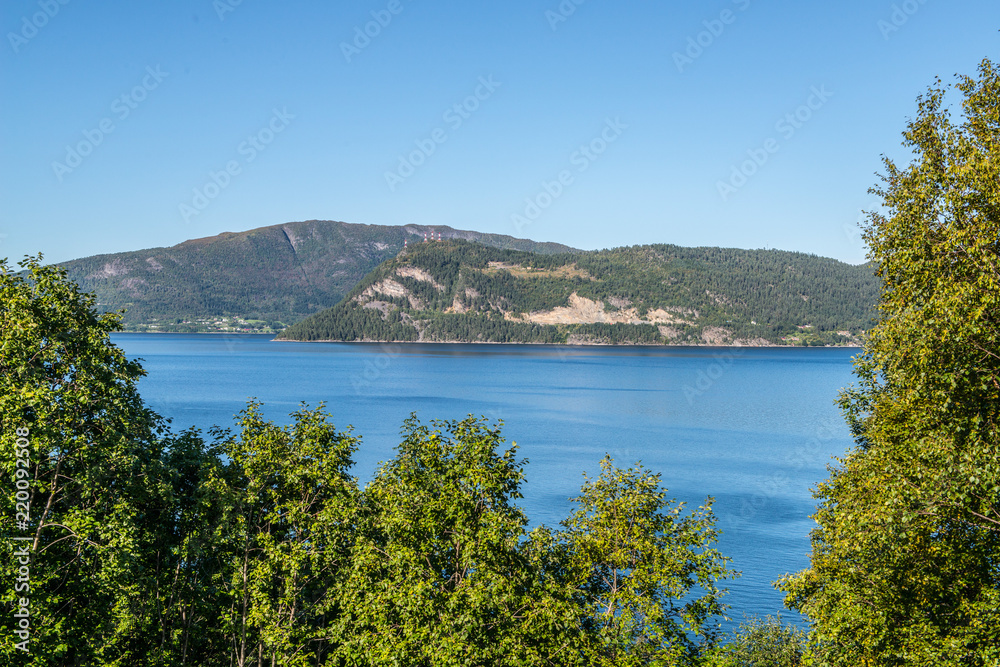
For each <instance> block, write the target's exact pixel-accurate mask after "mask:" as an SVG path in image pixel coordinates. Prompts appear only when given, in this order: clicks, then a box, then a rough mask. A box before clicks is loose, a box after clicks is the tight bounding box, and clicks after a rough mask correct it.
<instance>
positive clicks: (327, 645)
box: [209, 402, 358, 666]
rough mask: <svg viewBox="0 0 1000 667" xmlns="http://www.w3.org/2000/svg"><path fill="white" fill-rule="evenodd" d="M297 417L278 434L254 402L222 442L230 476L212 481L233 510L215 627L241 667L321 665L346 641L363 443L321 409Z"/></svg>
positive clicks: (221, 546) (223, 548) (222, 548)
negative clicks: (345, 606)
mask: <svg viewBox="0 0 1000 667" xmlns="http://www.w3.org/2000/svg"><path fill="white" fill-rule="evenodd" d="M291 416H292V424H290V425H289V426H285V427H280V426H277V425H275V424H274V423H273V422H270V421H266V420H265V419H264V418H263V417H262V415H261V406H260V404H259V403H254V402H252V403H250V405H248V406H247V408H246V409H245V410H244V411H243V412H242V413H241V415H240V418H239V422H238V426H239V432H238V434H237V435H236V436H230V437H228V438H226V439H225V440H224V442H223V444H222V452H223V453H224V454H225V455H226V457H227V458H228V460H229V463H228V464H227V466H226V469H225V471H224V472H223V474H222V475H220V476H218V477H215V478H214V479H212V480H210V481H209V487H210V488H211V489H212V490H213V491H214V492H215V494H216V495H217V496H218V497H220V498H222V499H224V501H223V504H224V507H225V508H226V511H227V517H226V520H225V521H224V522H223V524H221V525H222V526H223V527H224V528H225V532H224V534H217V536H216V537H217V539H216V542H215V544H214V548H215V549H216V551H217V553H218V554H219V557H220V558H221V559H222V561H223V562H224V563H225V566H224V572H225V582H226V586H225V589H224V591H223V593H222V594H221V595H220V596H219V599H218V600H219V601H218V605H217V607H218V615H217V618H216V619H214V620H215V621H217V622H219V625H220V626H221V627H222V628H223V630H224V632H225V634H226V636H227V637H228V644H229V646H228V647H227V648H228V653H229V657H231V659H232V664H235V665H240V666H243V665H251V664H253V665H256V664H260V662H261V661H264V662H267V663H268V664H280V665H289V666H294V665H317V664H323V663H324V661H325V660H326V658H327V656H328V654H329V653H330V652H331V651H332V650H333V649H334V648H335V647H336V646H337V645H338V642H339V640H338V638H337V636H336V634H337V631H336V628H337V627H338V619H339V617H340V608H339V605H340V598H341V587H342V584H343V582H342V579H343V575H344V573H346V572H348V571H349V569H350V568H349V562H348V561H349V556H350V552H351V545H352V541H353V537H352V535H353V533H354V524H355V509H356V506H357V482H356V481H355V480H354V478H352V477H351V476H350V475H349V474H348V469H349V468H350V466H351V465H352V464H353V461H352V459H351V457H352V455H353V453H354V451H355V450H356V449H357V444H358V439H357V438H355V437H353V436H351V435H350V434H349V433H348V432H338V431H337V430H336V428H335V427H334V425H333V424H331V423H330V422H329V420H328V417H327V416H326V415H325V414H324V412H323V406H322V405H321V406H319V407H317V408H316V409H313V410H310V409H307V408H305V407H303V408H302V409H300V410H299V411H297V412H295V413H293V414H292V415H291ZM223 657H225V656H223ZM220 664H223V663H220ZM224 664H229V658H228V657H226V659H225V661H224Z"/></svg>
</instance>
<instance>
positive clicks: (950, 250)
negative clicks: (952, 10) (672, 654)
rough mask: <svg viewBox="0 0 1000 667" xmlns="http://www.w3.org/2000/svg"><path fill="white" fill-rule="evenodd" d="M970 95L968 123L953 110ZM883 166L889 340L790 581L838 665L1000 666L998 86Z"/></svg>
mask: <svg viewBox="0 0 1000 667" xmlns="http://www.w3.org/2000/svg"><path fill="white" fill-rule="evenodd" d="M953 93H956V94H958V95H960V96H961V101H962V107H961V114H960V115H959V117H958V118H953V117H952V115H951V113H950V111H949V108H948V106H947V101H948V99H949V95H951V94H953ZM904 139H905V141H904V145H906V146H907V147H909V148H911V149H912V150H913V151H914V154H915V157H914V159H913V161H912V162H911V163H910V164H909V165H906V166H902V167H900V166H898V165H896V164H895V163H894V162H893V161H891V160H888V159H886V160H885V175H884V177H883V181H884V182H883V185H882V186H881V187H878V188H875V189H874V190H873V192H875V193H876V194H878V195H880V196H881V197H882V200H883V204H884V209H885V212H884V213H877V212H876V213H872V214H871V215H870V217H869V223H868V227H867V230H866V232H865V238H866V240H867V241H868V244H869V247H870V259H871V260H872V261H873V262H874V263H875V265H876V266H877V267H878V273H879V276H880V277H881V279H882V285H883V286H882V295H881V301H880V305H879V319H878V323H877V325H876V326H875V327H874V329H873V330H872V331H871V332H870V333H869V337H868V341H867V344H866V346H865V349H864V353H863V354H862V355H861V356H860V357H859V359H858V360H857V363H856V373H857V376H858V379H859V383H858V386H856V387H854V388H853V389H851V390H849V391H846V392H845V393H844V394H843V395H842V399H841V402H842V405H843V407H844V409H845V411H846V414H847V418H848V421H849V423H850V425H851V427H852V430H853V432H854V436H855V439H856V443H857V444H856V447H855V448H854V449H853V450H852V451H851V452H850V453H849V454H848V455H847V456H846V457H845V458H844V459H843V460H842V461H841V462H840V465H838V466H837V467H836V468H834V469H833V470H832V471H831V477H830V479H829V480H828V481H826V482H824V483H823V484H821V485H820V486H819V487H818V489H817V495H818V497H819V499H820V500H821V505H820V508H819V511H818V513H817V515H816V520H817V521H818V523H819V528H818V529H817V530H816V531H815V533H814V535H813V550H812V563H811V567H810V568H809V569H808V570H805V571H804V572H802V573H800V574H798V575H796V576H793V577H790V578H788V579H786V580H785V581H784V582H783V583H782V586H783V588H784V590H786V591H787V592H788V604H790V605H791V606H792V607H793V608H795V609H799V610H801V611H802V612H804V613H805V614H807V615H808V616H809V617H810V619H811V620H812V621H813V636H812V639H813V641H814V644H815V646H814V654H815V655H816V656H818V657H820V658H822V659H823V660H825V661H827V662H828V663H829V664H834V665H862V664H867V665H876V664H877V665H996V664H998V661H1000V611H998V610H1000V430H998V419H1000V70H998V68H997V66H996V64H994V63H992V62H991V61H989V60H984V61H983V62H982V64H981V65H980V67H979V71H978V76H975V77H973V76H960V77H958V80H957V82H956V83H955V84H954V85H953V86H945V85H943V84H942V83H941V82H940V81H938V82H937V83H936V84H935V85H933V86H932V87H931V88H930V89H929V90H928V91H927V93H926V94H925V95H923V96H921V97H920V98H919V100H918V110H917V114H916V116H915V117H914V118H913V119H912V120H911V121H910V122H909V124H908V126H907V129H906V132H905V133H904Z"/></svg>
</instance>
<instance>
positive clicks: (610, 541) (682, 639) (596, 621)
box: [564, 457, 735, 667]
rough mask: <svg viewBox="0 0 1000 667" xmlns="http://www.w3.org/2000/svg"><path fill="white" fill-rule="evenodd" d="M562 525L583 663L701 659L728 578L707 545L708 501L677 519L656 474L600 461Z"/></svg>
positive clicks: (680, 506)
mask: <svg viewBox="0 0 1000 667" xmlns="http://www.w3.org/2000/svg"><path fill="white" fill-rule="evenodd" d="M575 501H576V503H577V504H578V507H577V509H576V511H574V512H573V514H572V515H571V516H570V518H569V519H567V520H566V521H565V522H564V525H565V527H566V531H567V532H566V535H565V539H566V541H567V543H568V553H569V558H570V563H571V568H570V571H571V572H575V573H578V574H582V575H583V578H582V579H581V580H580V581H579V584H578V590H579V597H578V601H579V608H580V613H582V618H581V625H582V626H583V628H584V629H585V631H586V635H587V645H586V648H585V650H584V654H585V656H586V664H588V665H602V666H607V667H612V666H615V667H621V666H627V665H691V664H697V663H698V661H699V660H700V659H701V658H703V657H704V656H706V655H708V654H709V653H710V652H711V651H712V649H713V648H714V646H715V643H716V640H717V639H718V633H719V624H718V621H717V618H716V617H717V616H719V615H721V614H723V612H724V611H725V605H723V604H722V602H721V599H720V598H721V596H722V594H723V591H721V590H720V589H719V588H718V586H717V582H718V581H719V580H720V579H725V578H728V577H731V576H733V575H734V574H735V573H734V572H732V571H731V570H730V569H729V568H728V566H727V563H728V560H729V559H728V558H726V557H724V556H722V554H720V553H719V552H718V551H717V550H716V549H715V548H714V547H713V546H712V545H713V544H714V542H715V540H716V538H717V531H716V529H715V516H714V514H713V512H712V509H711V504H712V500H711V498H709V499H708V501H706V503H705V505H703V506H702V507H699V508H698V509H697V510H695V511H693V512H690V513H685V511H684V503H677V502H675V501H672V500H667V498H666V493H665V492H664V490H663V489H662V488H661V487H660V475H658V474H653V473H652V472H650V471H649V470H647V469H645V468H643V467H641V466H637V467H635V468H629V469H625V470H623V469H619V468H616V467H614V465H613V462H612V461H611V459H610V457H605V459H604V460H603V461H601V475H600V477H598V478H597V479H594V480H590V479H588V480H587V481H586V483H585V484H584V486H583V489H582V494H581V496H580V497H579V498H576V499H575Z"/></svg>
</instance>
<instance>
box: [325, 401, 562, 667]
mask: <svg viewBox="0 0 1000 667" xmlns="http://www.w3.org/2000/svg"><path fill="white" fill-rule="evenodd" d="M432 426H434V427H435V428H434V429H433V430H432V429H431V428H430V427H428V426H427V425H423V424H421V423H419V422H418V421H417V420H416V418H415V417H411V418H410V419H409V420H407V422H406V423H405V425H404V439H403V442H402V443H401V444H400V445H399V449H398V453H397V456H396V457H395V458H394V459H393V460H392V461H390V462H389V463H386V464H384V465H383V466H382V468H381V469H380V470H379V472H378V474H377V475H376V477H375V479H374V480H373V481H372V482H371V483H370V484H369V485H368V486H367V487H366V488H365V490H364V492H363V494H362V504H361V513H362V520H361V522H360V524H359V533H360V536H359V539H358V541H357V543H356V547H355V550H354V554H353V557H352V565H351V567H352V572H351V574H350V587H349V589H348V590H347V594H346V597H345V599H344V601H343V609H344V617H343V619H342V620H341V624H342V627H343V628H344V633H345V635H347V636H349V640H348V641H346V642H345V646H344V648H343V651H342V655H343V657H344V658H345V659H348V660H349V661H351V660H353V661H356V662H357V663H359V664H372V665H375V664H379V665H381V664H399V665H487V664H488V665H513V664H517V665H529V664H548V663H546V662H545V661H544V660H543V659H542V658H543V657H545V656H548V655H550V652H551V653H554V652H555V651H557V650H558V644H559V642H560V636H559V635H558V633H556V634H555V635H553V636H546V632H547V631H549V630H551V629H552V627H551V626H547V625H545V624H543V623H538V624H537V625H536V624H535V621H538V620H539V619H540V618H541V615H540V614H539V613H537V610H538V609H539V604H540V600H541V599H542V598H543V597H544V596H543V590H544V589H543V588H542V587H543V585H544V577H542V576H538V571H537V570H535V569H533V568H532V567H531V563H532V557H531V555H529V554H526V553H523V552H522V548H521V543H522V541H523V540H524V539H525V537H526V533H525V525H526V524H527V519H526V517H525V516H524V514H523V513H522V511H521V510H520V509H519V508H518V507H517V506H516V505H515V503H514V501H515V500H516V499H517V498H520V497H521V496H520V490H519V489H520V484H521V481H522V479H523V472H522V469H521V468H522V464H523V462H522V461H519V460H518V459H517V458H516V445H512V446H511V447H509V448H507V449H505V450H502V451H500V449H501V447H502V446H503V444H504V441H503V439H502V437H501V434H500V429H499V426H496V427H490V426H489V425H488V424H487V423H486V422H485V420H478V419H475V418H472V417H469V418H467V419H464V420H462V421H442V422H434V423H433V424H432ZM544 558H545V554H535V562H538V561H539V560H542V559H544ZM553 645H555V646H556V648H555V649H553V648H552V646H553ZM351 664H353V663H351Z"/></svg>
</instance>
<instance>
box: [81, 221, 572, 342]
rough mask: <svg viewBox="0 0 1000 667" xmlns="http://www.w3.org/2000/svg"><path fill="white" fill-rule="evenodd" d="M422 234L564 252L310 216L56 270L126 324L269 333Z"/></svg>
mask: <svg viewBox="0 0 1000 667" xmlns="http://www.w3.org/2000/svg"><path fill="white" fill-rule="evenodd" d="M424 234H433V235H435V236H436V235H437V234H440V235H441V236H442V238H445V239H451V238H461V239H466V240H469V241H477V242H479V243H482V244H485V245H488V246H496V247H499V248H512V249H517V250H525V251H532V252H537V253H551V252H568V251H572V250H573V249H572V248H570V247H568V246H564V245H561V244H558V243H537V242H535V241H529V240H526V239H516V238H513V237H511V236H503V235H500V234H482V233H479V232H471V231H462V230H456V229H452V228H451V227H446V226H432V227H427V226H421V225H405V226H385V225H361V224H348V223H344V222H332V221H322V220H310V221H306V222H290V223H286V224H282V225H273V226H270V227H261V228H259V229H252V230H249V231H245V232H239V233H229V232H227V233H223V234H219V235H218V236H212V237H208V238H202V239H194V240H190V241H185V242H184V243H181V244H179V245H176V246H173V247H170V248H150V249H146V250H137V251H134V252H123V253H116V254H108V255H95V256H93V257H86V258H83V259H77V260H73V261H70V262H65V263H63V264H62V266H64V267H65V268H66V269H67V270H68V272H69V278H70V279H71V280H73V281H74V282H76V283H77V284H79V285H80V287H81V288H82V289H83V290H85V291H87V292H92V293H94V294H96V296H97V301H98V306H99V307H100V308H101V309H102V310H105V311H110V310H119V309H124V310H125V314H124V326H125V328H126V330H133V331H134V330H140V331H141V330H153V331H202V330H210V329H212V328H213V327H212V325H213V324H214V320H217V319H219V318H233V319H239V320H243V321H246V320H250V321H251V324H250V325H247V326H256V328H258V329H263V330H267V329H271V330H278V329H281V328H282V327H283V326H284V325H287V324H291V323H293V322H297V321H299V320H301V319H302V318H304V317H306V316H308V315H310V314H312V313H315V312H318V311H321V310H323V309H325V308H329V307H330V306H333V305H334V304H336V303H337V302H338V301H340V299H341V298H343V296H344V295H345V294H346V293H347V292H349V291H350V290H351V288H353V287H354V285H355V284H356V283H357V282H358V281H359V280H361V279H362V278H363V277H364V276H365V275H366V274H367V273H368V272H369V271H371V270H372V269H373V268H375V267H376V266H378V265H379V264H380V263H381V262H384V261H385V260H387V259H389V258H391V257H394V256H395V255H396V254H397V253H399V251H400V250H402V249H403V243H404V241H407V240H408V241H409V242H410V243H411V244H412V243H414V242H417V241H422V240H423V238H424ZM244 324H245V323H244ZM245 325H246V324H245Z"/></svg>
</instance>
